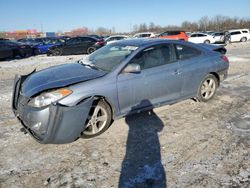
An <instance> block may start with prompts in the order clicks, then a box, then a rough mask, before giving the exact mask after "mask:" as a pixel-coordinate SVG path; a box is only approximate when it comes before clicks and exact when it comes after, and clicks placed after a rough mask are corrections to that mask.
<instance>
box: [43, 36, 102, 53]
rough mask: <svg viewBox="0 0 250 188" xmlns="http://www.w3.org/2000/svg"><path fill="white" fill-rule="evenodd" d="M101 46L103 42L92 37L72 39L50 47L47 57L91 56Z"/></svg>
mask: <svg viewBox="0 0 250 188" xmlns="http://www.w3.org/2000/svg"><path fill="white" fill-rule="evenodd" d="M102 46H104V42H103V40H99V39H97V38H94V37H88V36H85V37H73V38H70V39H69V40H67V41H66V42H64V43H62V44H59V45H55V46H52V47H50V48H49V50H48V52H47V55H73V54H84V53H87V54H91V53H92V52H94V51H95V50H96V49H98V48H100V47H102Z"/></svg>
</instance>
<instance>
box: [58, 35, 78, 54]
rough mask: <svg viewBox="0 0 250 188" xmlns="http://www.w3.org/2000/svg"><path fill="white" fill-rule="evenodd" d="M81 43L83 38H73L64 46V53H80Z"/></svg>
mask: <svg viewBox="0 0 250 188" xmlns="http://www.w3.org/2000/svg"><path fill="white" fill-rule="evenodd" d="M80 45H81V39H80V38H79V37H75V38H71V39H70V40H68V41H67V42H66V44H65V45H64V46H63V47H62V50H63V53H64V54H78V53H79V52H80V49H79V46H80Z"/></svg>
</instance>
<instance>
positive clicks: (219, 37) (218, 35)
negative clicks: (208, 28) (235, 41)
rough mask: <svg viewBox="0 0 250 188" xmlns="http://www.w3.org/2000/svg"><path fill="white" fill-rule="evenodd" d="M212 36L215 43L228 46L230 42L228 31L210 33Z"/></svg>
mask: <svg viewBox="0 0 250 188" xmlns="http://www.w3.org/2000/svg"><path fill="white" fill-rule="evenodd" d="M211 35H213V36H214V39H215V43H225V44H228V43H230V41H231V36H230V33H229V32H228V31H219V32H214V33H211Z"/></svg>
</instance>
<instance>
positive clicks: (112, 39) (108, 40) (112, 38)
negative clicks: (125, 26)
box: [105, 35, 128, 44]
mask: <svg viewBox="0 0 250 188" xmlns="http://www.w3.org/2000/svg"><path fill="white" fill-rule="evenodd" d="M127 38H128V36H126V35H113V36H110V37H108V38H106V39H105V42H106V44H111V43H113V42H116V41H118V40H124V39H127Z"/></svg>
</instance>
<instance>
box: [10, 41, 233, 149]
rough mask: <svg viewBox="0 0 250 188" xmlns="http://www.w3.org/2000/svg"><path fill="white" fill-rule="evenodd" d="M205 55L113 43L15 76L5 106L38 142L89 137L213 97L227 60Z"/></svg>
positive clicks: (186, 47) (176, 45)
mask: <svg viewBox="0 0 250 188" xmlns="http://www.w3.org/2000/svg"><path fill="white" fill-rule="evenodd" d="M211 49H213V48H211ZM211 49H208V48H204V47H202V46H201V45H197V44H193V43H189V42H185V41H180V40H164V39H148V40H143V39H134V40H122V41H118V42H116V43H113V44H110V45H106V46H104V47H102V48H100V49H99V50H97V51H95V52H94V53H92V54H90V55H89V56H86V57H85V58H84V59H82V60H80V61H78V62H77V63H72V64H64V65H59V66H54V67H51V68H47V69H44V70H41V71H38V72H36V71H33V72H31V73H30V74H28V75H25V76H20V75H16V77H15V80H14V91H13V100H12V108H13V111H14V114H15V115H16V116H17V117H18V119H19V120H20V122H21V123H22V125H23V127H24V129H25V130H26V131H27V132H29V133H30V134H31V135H32V136H33V137H34V138H35V139H36V140H37V141H39V142H40V143H43V144H48V143H53V144H62V143H69V142H73V141H75V140H76V139H78V138H79V137H83V138H91V137H94V136H97V135H99V134H101V133H103V132H104V131H105V130H107V129H108V127H109V126H110V125H111V123H112V121H113V120H115V119H118V118H121V117H124V116H126V115H128V114H132V113H137V112H139V111H143V110H147V109H151V108H153V107H158V106H161V105H165V104H173V103H175V102H177V101H180V100H185V99H189V98H196V99H197V100H200V101H204V102H206V101H209V100H210V99H212V98H213V97H214V95H215V93H216V89H217V87H218V86H219V85H220V82H221V81H223V80H224V79H225V77H226V76H227V71H228V67H229V62H228V59H227V57H226V56H224V55H222V54H220V53H218V52H214V51H213V50H211Z"/></svg>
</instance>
